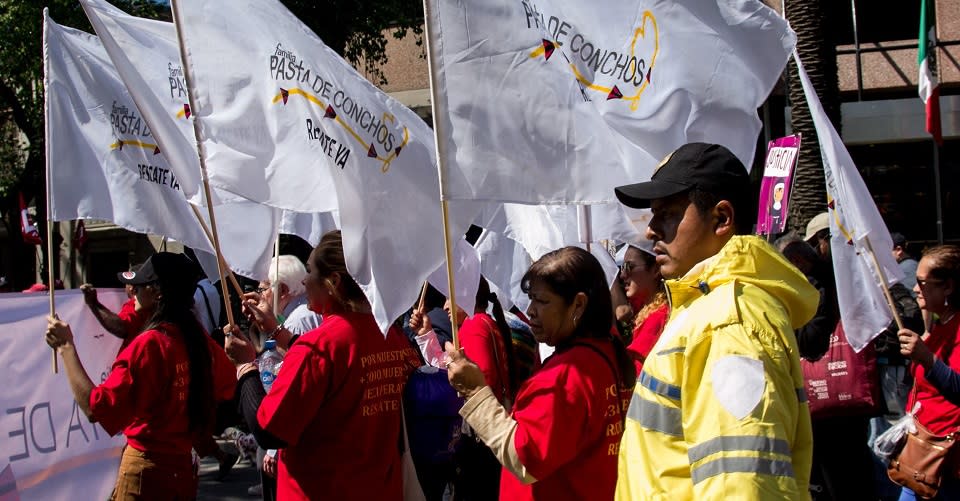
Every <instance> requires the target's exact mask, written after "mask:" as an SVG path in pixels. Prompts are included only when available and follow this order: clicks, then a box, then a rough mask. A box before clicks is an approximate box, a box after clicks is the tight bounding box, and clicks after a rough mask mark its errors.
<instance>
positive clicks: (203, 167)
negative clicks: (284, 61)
mask: <svg viewBox="0 0 960 501" xmlns="http://www.w3.org/2000/svg"><path fill="white" fill-rule="evenodd" d="M170 8H171V9H172V11H173V19H174V23H173V25H174V26H175V27H176V29H177V41H178V42H179V43H180V60H181V62H182V63H183V79H184V80H185V81H186V83H187V98H188V100H189V102H190V109H191V110H197V106H196V101H195V99H194V97H193V75H192V74H191V71H190V65H189V64H188V62H187V51H186V45H185V44H184V41H183V32H182V31H181V30H180V24H181V23H182V22H183V21H182V19H181V17H180V5H179V2H178V0H172V1H171V2H170ZM193 135H194V137H195V138H196V140H197V154H198V156H199V157H200V176H201V178H202V179H203V194H204V197H205V199H206V201H207V212H208V213H209V215H210V229H211V234H212V236H213V249H214V251H216V253H217V269H218V270H219V271H220V282H221V283H226V281H225V278H226V276H227V272H226V270H225V268H226V266H224V264H225V263H224V259H223V252H221V251H220V236H219V235H218V234H217V219H216V216H215V215H214V213H215V211H214V210H213V200H212V197H211V194H210V179H209V178H208V176H207V163H206V162H207V161H206V155H205V154H204V147H203V141H202V140H201V139H200V137H201V136H200V123H199V121H198V120H197V117H196V116H194V119H193ZM220 290H222V291H223V303H224V306H225V307H226V310H227V323H228V324H230V325H236V322H234V320H233V307H232V305H231V302H230V289H229V288H228V287H220Z"/></svg>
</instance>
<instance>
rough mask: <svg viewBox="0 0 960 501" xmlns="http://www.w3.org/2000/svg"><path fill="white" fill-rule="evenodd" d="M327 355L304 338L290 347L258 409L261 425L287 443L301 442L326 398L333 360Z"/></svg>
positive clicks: (258, 419)
mask: <svg viewBox="0 0 960 501" xmlns="http://www.w3.org/2000/svg"><path fill="white" fill-rule="evenodd" d="M325 355H326V354H325V353H320V352H319V351H318V350H317V347H316V346H315V345H314V344H313V343H311V342H309V340H305V339H303V338H301V339H300V340H299V341H298V342H297V343H296V344H294V345H293V346H292V347H291V348H290V351H288V352H287V356H286V357H284V359H283V366H282V367H281V368H280V372H279V373H278V374H277V378H276V379H275V380H274V381H273V386H272V387H271V388H270V392H269V393H267V396H266V397H264V398H263V401H262V402H261V403H260V408H259V409H257V422H258V423H260V427H261V428H263V429H264V430H266V431H267V432H269V433H270V434H272V435H273V436H275V437H277V438H279V439H280V440H283V441H284V442H286V443H287V444H295V443H297V441H298V439H299V438H300V435H301V434H302V433H303V430H304V429H305V428H306V427H307V425H308V424H309V423H310V422H311V421H312V420H313V417H314V415H315V414H316V412H317V409H319V408H320V407H321V405H322V404H323V401H324V399H325V398H326V394H327V386H328V383H329V378H330V373H331V371H332V369H333V362H332V361H331V360H329V359H328V358H327V357H326V356H325Z"/></svg>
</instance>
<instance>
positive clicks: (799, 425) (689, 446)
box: [616, 236, 819, 501]
mask: <svg viewBox="0 0 960 501" xmlns="http://www.w3.org/2000/svg"><path fill="white" fill-rule="evenodd" d="M666 284H667V289H668V293H669V296H670V300H671V314H670V320H669V322H668V323H667V325H666V327H665V329H664V331H663V334H662V335H661V336H660V339H659V340H658V341H657V344H656V345H655V346H654V347H653V350H652V351H651V352H650V355H649V356H648V357H647V360H646V363H645V364H644V366H643V372H642V373H641V374H640V375H639V377H638V379H637V385H636V388H635V391H634V395H633V399H632V400H631V403H630V408H629V411H628V417H627V423H626V427H625V430H624V434H623V439H622V442H621V446H620V460H619V472H618V473H619V475H618V480H617V496H616V497H617V499H619V500H660V499H663V500H667V499H669V500H687V499H691V500H692V499H695V500H698V501H700V500H710V499H718V500H719V499H748V500H753V499H762V500H777V501H779V500H783V499H809V493H808V492H807V487H808V484H809V480H810V467H811V458H812V452H813V437H812V432H811V428H810V412H809V408H808V406H807V403H806V394H805V392H804V386H803V372H802V371H801V369H800V360H799V350H798V348H797V341H796V337H795V335H794V329H796V328H797V327H799V326H801V325H803V324H804V323H806V322H807V321H808V320H810V318H812V317H813V315H814V312H815V311H816V308H817V302H818V299H819V297H818V293H817V290H816V289H814V288H813V287H812V286H810V284H809V283H808V282H807V279H806V278H805V277H804V276H803V274H801V273H800V271H799V270H797V269H796V268H794V267H793V266H792V265H791V264H789V263H788V262H787V261H786V259H784V258H783V257H782V256H781V255H780V254H779V253H778V252H777V251H776V250H775V249H774V248H773V247H771V246H770V245H769V244H768V243H766V242H765V241H763V240H761V239H760V238H758V237H753V236H738V237H734V238H733V239H731V240H730V241H729V242H728V243H727V244H726V245H725V246H724V247H723V249H721V251H720V252H719V253H717V254H716V255H715V256H713V257H711V258H709V259H707V260H706V261H704V262H702V263H699V264H698V265H697V266H695V267H694V269H693V270H691V271H690V272H688V273H687V275H686V276H684V277H683V278H681V279H679V280H668V281H667V282H666Z"/></svg>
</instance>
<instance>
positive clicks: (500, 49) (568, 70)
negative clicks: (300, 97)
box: [427, 0, 795, 203]
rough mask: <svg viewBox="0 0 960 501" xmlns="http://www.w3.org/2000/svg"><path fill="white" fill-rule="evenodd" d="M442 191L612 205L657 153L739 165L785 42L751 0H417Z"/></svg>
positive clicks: (777, 23)
mask: <svg viewBox="0 0 960 501" xmlns="http://www.w3.org/2000/svg"><path fill="white" fill-rule="evenodd" d="M427 3H428V17H427V23H428V27H429V31H430V40H429V43H430V46H431V50H432V52H433V55H432V57H433V62H434V65H433V71H434V72H435V74H436V80H435V81H436V82H437V83H436V86H435V89H434V92H435V97H436V100H437V115H436V116H435V117H434V120H435V121H436V128H437V131H438V141H440V142H441V143H444V145H445V151H446V152H447V153H446V155H447V158H445V159H444V164H445V166H446V168H447V169H448V172H446V173H445V177H444V185H445V186H444V187H443V189H444V195H445V196H446V197H447V198H449V199H481V200H503V201H512V202H521V203H599V202H605V201H615V199H614V195H613V187H614V186H617V185H621V184H627V183H634V182H637V181H641V180H644V179H649V178H650V175H651V174H652V172H653V168H654V167H655V166H656V164H657V163H658V162H659V160H660V159H661V158H663V157H664V156H665V155H666V154H668V153H669V152H671V151H673V150H674V149H675V148H677V147H679V146H680V145H682V144H685V143H688V142H693V141H706V142H711V143H719V144H722V145H724V146H726V147H727V148H729V149H730V150H731V151H732V152H733V153H734V154H736V155H737V156H738V158H740V159H741V160H742V161H743V162H744V164H745V165H747V166H749V165H751V163H752V160H753V154H754V150H755V149H756V140H757V134H758V132H759V130H760V125H761V124H760V120H759V119H758V118H757V114H756V109H757V108H758V107H759V106H760V105H761V104H762V103H763V101H764V100H765V99H766V98H767V95H768V94H769V92H770V90H771V89H772V88H773V85H774V84H775V82H776V81H777V79H778V78H779V76H780V73H781V71H782V70H783V67H784V65H785V63H786V61H787V58H788V56H789V54H790V51H791V50H792V48H793V46H794V43H795V35H794V33H793V31H792V30H790V28H789V26H788V25H787V22H786V21H785V20H784V19H783V18H782V17H780V16H779V15H778V14H777V13H776V12H775V11H773V10H772V9H770V8H768V7H766V6H765V5H764V4H763V3H761V2H760V1H758V0H737V1H731V0H716V1H709V0H622V1H604V2H583V1H572V0H537V1H536V2H533V1H531V0H520V1H516V0H487V1H483V2H463V1H458V0H428V1H427Z"/></svg>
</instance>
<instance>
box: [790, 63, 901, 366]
mask: <svg viewBox="0 0 960 501" xmlns="http://www.w3.org/2000/svg"><path fill="white" fill-rule="evenodd" d="M793 58H794V61H796V63H797V66H798V69H799V73H800V82H801V83H802V84H803V92H804V94H805V95H806V98H807V105H809V106H810V114H811V115H812V116H813V123H814V125H815V126H816V128H817V140H818V141H819V142H820V153H821V156H822V157H823V171H824V176H825V177H826V181H827V196H826V209H827V210H828V212H829V213H830V253H831V255H832V257H833V270H834V274H835V275H836V282H837V301H838V302H839V305H840V320H841V321H842V322H843V331H844V332H845V333H846V335H847V341H848V342H849V343H850V346H852V347H853V349H854V350H856V351H860V350H862V349H863V348H864V347H866V346H867V344H869V343H870V341H871V340H872V339H873V338H874V337H876V336H877V334H879V333H880V332H882V331H883V330H884V329H886V328H887V326H888V325H889V324H890V321H891V320H892V319H893V315H892V313H891V311H890V307H889V306H888V305H887V301H886V298H885V296H884V292H883V287H886V286H888V285H893V284H894V283H896V282H899V281H900V280H902V279H903V272H902V271H901V270H900V267H899V266H898V265H897V262H896V261H895V260H894V258H893V254H891V253H890V249H892V248H893V240H892V239H891V238H890V232H889V231H888V230H887V226H886V224H884V222H883V219H882V218H881V217H880V211H878V210H877V205H876V204H875V203H874V201H873V197H872V196H871V195H870V191H869V190H867V186H866V184H864V182H863V178H862V177H861V176H860V171H858V170H857V166H856V165H855V164H854V163H853V159H852V158H851V157H850V153H849V152H848V151H847V148H846V146H844V145H843V140H842V139H841V138H840V134H838V133H837V130H836V129H835V128H834V127H833V124H832V123H830V119H829V118H828V117H827V114H826V112H824V111H823V106H822V105H821V104H820V98H819V97H817V92H816V90H815V89H814V88H813V85H812V84H811V83H810V79H809V78H808V77H807V72H806V71H804V69H803V64H802V63H801V62H800V58H799V57H797V55H796V53H794V56H793ZM870 247H872V248H873V254H874V255H875V256H876V260H877V262H878V263H879V264H880V266H881V267H883V274H884V276H885V277H886V279H887V283H883V282H882V280H881V279H880V274H879V272H878V271H879V270H877V269H876V266H874V262H873V259H872V258H871V256H870V254H871V251H870Z"/></svg>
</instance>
